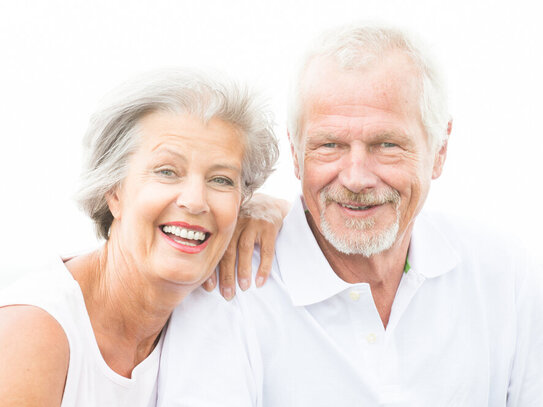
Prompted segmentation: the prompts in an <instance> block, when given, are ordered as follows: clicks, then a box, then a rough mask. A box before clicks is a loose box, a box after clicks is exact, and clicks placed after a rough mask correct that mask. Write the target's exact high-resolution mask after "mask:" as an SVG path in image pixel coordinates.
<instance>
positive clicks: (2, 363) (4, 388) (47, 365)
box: [0, 305, 70, 407]
mask: <svg viewBox="0 0 543 407" xmlns="http://www.w3.org/2000/svg"><path fill="white" fill-rule="evenodd" d="M69 359H70V348H69V345H68V339H67V338H66V334H65V333H64V330H63V329H62V328H61V326H60V325H59V323H58V322H57V321H56V320H55V319H54V318H53V317H52V316H51V315H49V314H48V313H47V312H45V311H44V310H42V309H40V308H37V307H34V306H28V305H14V306H7V307H3V308H0V407H15V406H17V407H34V406H36V407H38V406H40V407H50V406H51V407H52V406H55V407H58V406H60V404H61V402H62V395H63V393H64V384H65V382H66V374H67V372H68V363H69Z"/></svg>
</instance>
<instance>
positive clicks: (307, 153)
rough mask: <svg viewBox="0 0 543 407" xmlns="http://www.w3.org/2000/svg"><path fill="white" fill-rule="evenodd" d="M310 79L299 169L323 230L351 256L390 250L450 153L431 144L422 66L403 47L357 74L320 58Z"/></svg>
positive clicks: (309, 204)
mask: <svg viewBox="0 0 543 407" xmlns="http://www.w3.org/2000/svg"><path fill="white" fill-rule="evenodd" d="M304 84H305V86H304V97H303V100H304V105H303V109H302V117H301V123H302V126H301V135H302V136H301V141H300V143H301V145H300V146H299V151H300V152H301V154H303V163H302V162H298V159H297V157H295V166H296V170H297V173H298V175H299V177H300V178H301V180H302V188H303V194H304V199H305V202H306V205H307V207H308V209H309V212H310V214H311V217H312V218H313V220H314V222H315V225H316V227H317V228H318V231H319V232H320V234H322V235H323V236H324V237H325V238H326V241H327V244H328V243H329V244H331V245H332V246H333V247H334V248H335V249H336V250H339V251H340V252H343V253H349V254H363V255H365V256H367V257H369V256H371V255H373V254H377V253H380V252H382V251H384V250H387V249H389V248H390V247H391V246H392V245H393V244H394V243H395V242H396V241H398V237H399V236H403V235H404V233H405V232H406V231H407V230H410V228H411V225H412V222H413V220H414V218H415V216H416V215H417V214H418V213H419V211H420V210H421V208H422V205H423V204H424V201H425V199H426V196H427V194H428V190H429V187H430V182H431V180H432V179H434V178H437V177H439V175H440V174H441V170H442V167H443V162H444V159H445V154H446V147H443V148H442V149H441V150H440V151H438V152H434V151H432V150H431V148H430V144H429V143H428V140H427V137H426V133H425V131H424V128H423V126H422V122H421V117H420V110H419V95H420V90H419V81H418V79H417V72H416V70H415V68H414V67H413V66H412V63H411V61H410V60H409V59H408V58H407V57H406V56H405V55H404V54H402V53H400V52H391V53H389V55H387V56H385V57H384V58H382V59H381V60H379V61H377V62H375V63H372V64H371V65H369V66H368V67H366V68H364V69H362V70H349V71H347V70H343V69H341V68H340V67H339V66H338V65H337V64H336V63H335V62H334V61H332V60H330V59H325V58H317V59H314V60H313V61H312V62H311V63H310V64H309V66H308V68H307V71H306V76H305V81H304Z"/></svg>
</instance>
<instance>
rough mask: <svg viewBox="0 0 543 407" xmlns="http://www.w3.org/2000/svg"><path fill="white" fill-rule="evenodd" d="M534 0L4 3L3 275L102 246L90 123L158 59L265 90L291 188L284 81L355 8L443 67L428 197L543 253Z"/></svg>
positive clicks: (284, 179) (540, 51)
mask: <svg viewBox="0 0 543 407" xmlns="http://www.w3.org/2000/svg"><path fill="white" fill-rule="evenodd" d="M537 3H538V2H535V1H533V2H529V3H528V2H523V1H515V2H513V1H511V2H499V1H496V0H484V1H468V0H457V1H452V0H451V1H447V2H443V1H436V0H428V1H407V0H398V1H396V0H394V1H387V0H379V1H373V0H357V1H354V0H353V1H343V0H333V1H324V0H312V1H295V0H275V1H271V0H270V1H257V0H250V1H249V0H247V1H241V0H238V1H236V0H229V1H218V0H217V1H209V0H200V1H196V0H193V1H188V0H177V1H174V0H170V1H167V0H158V1H157V0H154V1H134V0H133V1H119V0H117V1H115V0H109V1H96V0H93V1H74V0H72V1H68V0H66V1H52V0H48V1H39V0H33V1H23V0H19V1H15V0H13V1H10V2H8V1H3V2H2V3H1V5H0V51H1V55H0V61H1V62H0V112H1V113H0V114H1V121H0V131H1V148H0V177H1V178H0V181H1V199H0V221H1V223H0V225H1V228H2V229H1V232H2V233H1V237H0V286H1V285H2V284H4V283H5V282H6V281H8V280H10V279H12V278H14V277H15V276H17V275H19V274H21V273H23V272H24V271H26V270H28V269H34V268H37V267H38V265H39V264H41V263H42V262H43V261H44V259H45V258H46V257H50V256H51V255H54V254H57V253H62V254H64V253H70V252H78V251H82V250H86V249H88V248H91V247H93V246H94V245H96V241H95V239H94V233H93V229H92V227H91V224H90V221H88V220H87V219H86V218H85V216H84V215H83V214H82V213H81V212H79V211H78V209H77V208H76V206H75V204H74V203H73V200H72V196H73V193H74V191H75V186H76V181H77V177H78V175H79V172H80V167H81V150H80V144H81V137H82V135H83V133H84V131H85V128H86V125H87V120H88V118H89V116H90V114H91V113H92V112H93V110H94V107H95V106H96V104H97V102H98V101H99V99H100V98H101V97H102V96H103V95H104V94H105V93H106V92H107V91H108V90H109V89H111V88H112V87H114V86H116V85H117V84H119V83H120V82H121V81H123V80H124V79H126V78H127V77H129V76H133V75H134V74H137V73H140V72H142V71H145V70H149V69H154V68H160V67H165V66H177V65H182V66H187V65H188V66H192V67H194V66H196V67H198V66H203V67H215V68H219V69H220V70H222V71H224V72H226V73H229V74H230V75H236V76H238V77H240V78H243V79H245V80H248V81H249V82H250V83H251V84H253V85H256V86H257V87H258V88H260V89H261V90H262V91H263V92H264V93H265V94H267V95H268V96H269V97H270V104H271V107H272V108H273V110H274V111H275V114H276V121H277V133H278V135H279V136H280V138H281V140H282V143H283V144H282V153H281V154H282V157H281V161H280V163H279V168H278V170H277V172H276V173H275V174H274V175H273V176H272V178H271V180H270V181H269V182H268V184H267V185H266V186H265V190H266V191H267V192H270V193H271V194H274V195H277V196H281V197H285V198H287V199H293V197H294V196H295V195H296V191H297V189H298V183H297V181H296V180H295V178H294V176H293V175H292V174H293V173H292V166H291V164H290V153H289V149H288V146H287V142H286V130H285V106H286V103H285V102H286V90H287V84H288V81H289V80H290V76H291V73H292V70H293V67H294V63H293V61H295V60H296V59H297V58H298V55H299V54H300V53H301V50H303V49H304V46H305V44H306V43H307V41H308V40H310V39H311V38H312V37H314V35H315V34H316V33H318V32H320V31H321V30H322V29H323V28H326V27H330V26H333V25H337V24H338V23H346V22H351V21H354V20H368V19H369V20H374V19H378V20H380V21H386V22H390V23H394V24H400V25H402V26H404V27H407V28H409V29H411V30H413V31H415V32H416V33H417V34H418V35H419V36H421V37H422V38H423V39H425V40H426V41H427V42H428V43H429V44H430V46H431V48H432V49H433V52H434V53H435V54H436V55H437V57H438V59H439V60H440V61H441V64H442V65H443V67H444V69H445V73H446V75H447V78H448V85H449V88H450V102H451V113H452V115H453V117H454V128H453V134H452V137H451V140H450V145H449V158H448V160H447V163H446V167H445V172H444V175H443V176H442V178H441V179H439V180H437V181H436V182H434V185H433V187H432V188H433V189H432V192H431V195H430V198H429V200H428V202H427V206H431V207H433V208H438V209H439V210H442V211H445V212H453V213H455V214H460V215H462V216H467V217H470V218H473V219H478V220H479V221H482V222H484V223H488V224H491V225H492V226H493V227H495V228H497V229H500V230H503V231H506V233H509V234H513V235H515V236H518V238H519V239H520V240H521V241H523V243H524V244H525V245H527V246H529V247H530V248H531V249H532V250H533V251H534V252H536V253H539V252H542V250H541V248H540V246H541V243H543V239H542V238H541V230H543V217H542V215H541V213H542V211H541V186H542V181H541V178H542V175H543V156H542V155H543V141H542V138H543V137H542V134H541V127H542V126H541V121H542V119H543V115H542V110H543V102H542V100H541V98H542V95H543V80H542V73H543V56H542V55H543V46H542V41H543V24H541V22H540V21H539V18H540V17H541V12H540V10H539V9H538V7H537Z"/></svg>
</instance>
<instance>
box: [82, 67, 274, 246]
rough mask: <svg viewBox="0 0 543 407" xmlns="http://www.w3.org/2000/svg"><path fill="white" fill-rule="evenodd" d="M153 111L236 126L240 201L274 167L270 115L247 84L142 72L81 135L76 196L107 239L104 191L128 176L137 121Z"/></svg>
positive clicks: (110, 218) (179, 72) (108, 217)
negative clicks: (80, 171) (241, 148)
mask: <svg viewBox="0 0 543 407" xmlns="http://www.w3.org/2000/svg"><path fill="white" fill-rule="evenodd" d="M157 111H167V112H173V113H179V114H189V115H192V116H196V117H198V118H200V119H201V120H202V122H203V123H207V122H208V121H209V120H211V119H212V118H214V117H216V118H219V119H221V120H224V121H225V122H228V123H231V124H232V125H234V126H235V127H236V128H238V129H239V130H240V133H241V137H242V138H243V139H242V140H240V145H243V146H244V148H245V149H244V155H243V162H242V174H241V176H242V196H243V198H244V200H247V199H248V198H249V197H250V196H251V194H252V193H253V191H254V190H255V189H257V188H258V187H260V186H261V185H262V184H263V183H264V181H265V180H266V178H267V177H268V175H269V174H270V173H271V172H272V171H273V166H274V165H275V162H276V161H277V158H278V156H279V149H278V143H277V139H276V137H275V135H274V132H273V128H272V126H273V120H272V116H271V114H270V113H269V112H268V111H267V110H265V109H263V105H262V104H261V103H260V102H259V101H258V98H256V97H255V96H254V95H253V94H251V93H250V92H249V90H248V89H247V88H246V87H244V86H240V85H239V84H237V83H235V82H233V81H229V80H217V79H215V78H213V77H211V76H209V75H204V74H202V73H196V72H193V71H188V70H179V69H176V70H167V71H157V72H153V73H151V74H147V75H144V76H141V77H139V78H137V79H136V80H133V81H130V82H127V83H125V84H123V85H122V86H121V87H120V88H118V89H116V90H115V91H114V92H113V93H111V94H110V95H109V97H108V98H107V100H106V101H105V102H104V103H103V106H102V107H101V108H100V109H99V110H98V111H97V112H96V113H95V114H94V115H93V116H92V117H91V120H90V124H89V128H88V130H87V133H86V135H85V138H84V147H85V155H86V157H85V164H84V169H83V174H82V177H81V180H80V188H79V191H78V193H77V195H76V200H77V202H78V204H79V205H80V207H81V208H82V209H83V210H84V212H85V213H87V215H89V216H90V218H91V219H92V220H93V221H94V223H95V228H96V233H97V235H98V237H102V238H104V239H107V238H108V233H109V228H110V226H111V223H112V222H113V215H112V214H111V212H110V211H109V208H108V205H107V202H106V194H107V193H108V192H110V191H111V190H113V189H114V188H116V187H117V186H118V185H119V184H120V183H121V182H122V181H123V179H124V177H125V175H126V171H127V165H128V160H129V157H130V155H131V154H132V153H133V152H134V150H135V149H136V148H137V144H138V139H139V136H140V135H139V131H138V130H139V129H138V123H139V121H140V119H141V118H142V117H143V116H145V115H147V114H149V113H152V112H157Z"/></svg>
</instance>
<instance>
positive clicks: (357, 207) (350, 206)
mask: <svg viewBox="0 0 543 407" xmlns="http://www.w3.org/2000/svg"><path fill="white" fill-rule="evenodd" d="M341 206H343V207H345V208H349V209H354V210H363V209H368V208H369V206H352V205H345V204H341Z"/></svg>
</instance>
